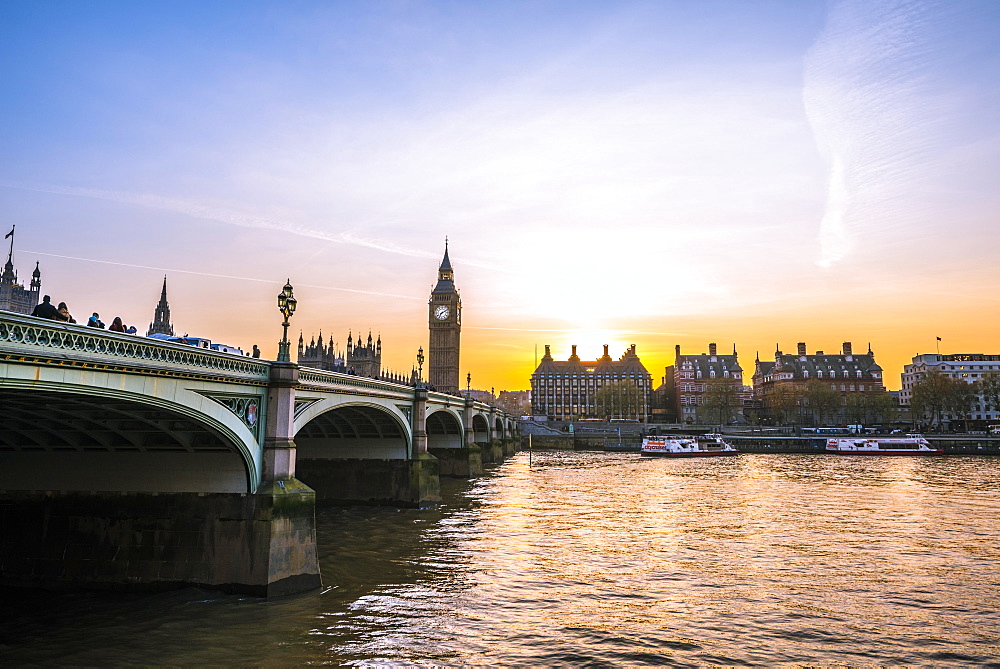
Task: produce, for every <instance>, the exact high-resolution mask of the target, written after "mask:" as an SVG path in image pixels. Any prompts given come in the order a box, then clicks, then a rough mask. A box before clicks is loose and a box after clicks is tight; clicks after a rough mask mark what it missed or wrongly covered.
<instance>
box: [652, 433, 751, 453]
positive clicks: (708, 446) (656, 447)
mask: <svg viewBox="0 0 1000 669" xmlns="http://www.w3.org/2000/svg"><path fill="white" fill-rule="evenodd" d="M640 452H641V453H642V454H643V455H658V456H662V457H667V458H699V457H708V456H714V455H736V454H738V453H739V451H738V450H736V449H735V448H733V447H732V446H730V445H729V444H727V443H726V442H725V440H723V438H722V435H721V434H706V435H704V436H702V437H681V436H676V437H646V438H645V439H643V440H642V448H641V449H640Z"/></svg>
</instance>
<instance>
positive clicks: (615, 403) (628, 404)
mask: <svg viewBox="0 0 1000 669" xmlns="http://www.w3.org/2000/svg"><path fill="white" fill-rule="evenodd" d="M594 404H595V405H596V408H597V415H598V417H600V418H604V419H608V418H642V417H643V415H644V413H643V407H642V393H641V392H640V391H639V388H638V386H636V385H635V383H633V382H632V381H627V380H626V381H613V382H611V383H608V384H606V385H604V386H603V387H601V388H600V389H599V390H598V391H597V394H596V395H595V396H594Z"/></svg>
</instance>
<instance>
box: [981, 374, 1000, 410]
mask: <svg viewBox="0 0 1000 669" xmlns="http://www.w3.org/2000/svg"><path fill="white" fill-rule="evenodd" d="M979 394H980V395H982V396H983V400H984V401H985V402H986V404H987V406H989V407H992V410H993V411H1000V372H987V373H986V374H983V378H982V379H980V381H979ZM987 411H990V409H987Z"/></svg>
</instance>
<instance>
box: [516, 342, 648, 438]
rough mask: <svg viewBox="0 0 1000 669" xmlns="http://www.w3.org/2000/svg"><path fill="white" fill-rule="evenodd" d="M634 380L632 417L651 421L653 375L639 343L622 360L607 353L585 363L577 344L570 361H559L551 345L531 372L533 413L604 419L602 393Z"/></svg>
mask: <svg viewBox="0 0 1000 669" xmlns="http://www.w3.org/2000/svg"><path fill="white" fill-rule="evenodd" d="M621 382H630V383H632V384H634V385H635V387H636V388H637V390H638V394H637V397H636V400H637V401H636V402H635V404H634V406H630V411H629V415H628V416H621V417H623V418H634V419H637V420H647V418H648V416H649V404H650V393H651V390H652V382H653V377H652V375H650V373H649V372H648V371H647V370H646V368H645V367H644V366H643V364H642V361H640V360H639V356H638V355H637V354H636V352H635V344H633V345H632V346H630V347H629V348H628V349H626V351H625V353H623V354H622V356H621V357H620V358H619V359H618V360H614V359H612V358H611V356H610V355H608V346H607V344H605V345H604V355H603V356H601V358H600V359H599V360H594V361H590V362H585V361H581V360H580V356H578V355H577V354H576V345H575V344H574V345H573V353H572V355H570V357H569V360H566V361H556V360H553V359H552V353H551V350H550V347H549V345H548V344H546V345H545V355H544V356H542V361H541V362H540V363H538V367H537V368H536V369H535V373H534V374H532V375H531V413H532V414H533V415H535V416H547V417H549V419H551V420H576V419H578V418H600V417H603V416H600V415H599V414H600V412H601V407H599V406H598V393H599V392H600V391H601V389H602V388H604V387H606V386H609V385H611V384H614V383H621Z"/></svg>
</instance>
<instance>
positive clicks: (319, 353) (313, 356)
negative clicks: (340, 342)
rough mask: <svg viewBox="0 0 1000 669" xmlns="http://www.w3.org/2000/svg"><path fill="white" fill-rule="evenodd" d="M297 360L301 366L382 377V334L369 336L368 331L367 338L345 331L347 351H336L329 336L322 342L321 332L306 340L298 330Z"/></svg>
mask: <svg viewBox="0 0 1000 669" xmlns="http://www.w3.org/2000/svg"><path fill="white" fill-rule="evenodd" d="M296 361H297V362H298V364H300V365H302V366H303V367H313V368H315V369H323V370H326V371H328V372H343V373H347V374H356V375H358V376H365V377H369V378H373V379H378V378H383V373H382V337H381V336H380V337H379V338H378V339H376V340H374V341H373V340H372V334H371V332H369V333H368V341H367V342H365V341H362V339H361V337H358V339H357V341H355V340H354V335H353V334H351V333H348V335H347V349H346V351H339V350H338V349H337V346H336V345H335V344H334V342H333V337H330V339H329V343H324V342H323V332H322V331H321V332H320V333H319V337H318V338H315V337H314V338H312V339H310V340H309V343H308V344H306V342H305V337H304V336H303V335H302V334H299V348H298V357H297V360H296Z"/></svg>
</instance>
